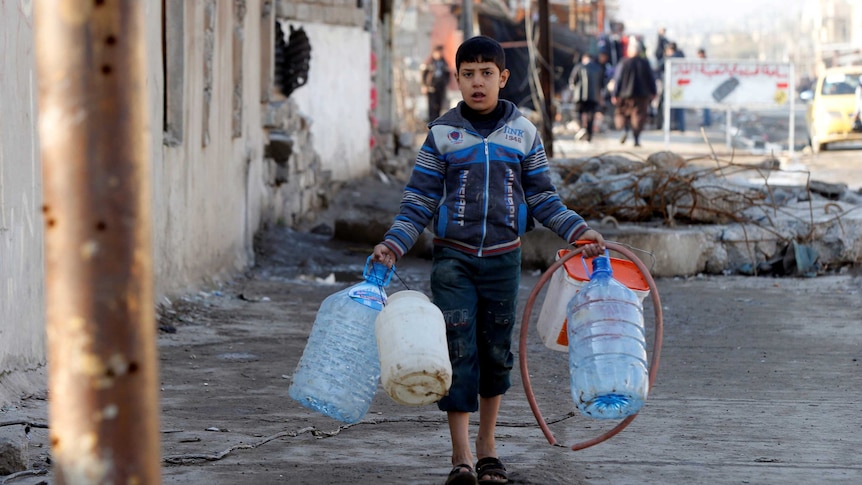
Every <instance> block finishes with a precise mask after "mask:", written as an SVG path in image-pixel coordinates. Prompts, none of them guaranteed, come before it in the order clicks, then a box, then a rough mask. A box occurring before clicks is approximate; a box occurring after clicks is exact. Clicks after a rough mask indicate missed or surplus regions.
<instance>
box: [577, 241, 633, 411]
mask: <svg viewBox="0 0 862 485" xmlns="http://www.w3.org/2000/svg"><path fill="white" fill-rule="evenodd" d="M567 310H568V311H567V315H568V322H569V323H568V337H569V368H570V372H571V387H572V399H573V400H574V402H575V404H576V405H577V407H578V409H579V410H580V411H581V413H582V414H583V415H584V416H587V417H591V418H597V419H620V418H624V417H626V416H631V415H633V414H635V413H637V412H638V411H639V410H640V408H641V406H643V403H644V401H645V400H646V398H647V392H648V390H649V373H648V372H647V360H646V358H647V356H646V341H645V336H644V320H643V306H642V305H641V303H640V300H639V299H638V297H637V295H636V294H635V293H634V292H633V291H632V290H630V289H629V288H627V287H626V286H625V285H623V284H622V283H620V282H618V281H617V280H615V279H614V278H613V271H612V269H611V262H610V258H609V257H608V256H607V253H606V255H605V256H599V257H597V258H595V259H593V273H592V275H591V276H590V281H589V283H587V284H586V285H585V286H584V287H583V288H582V289H581V290H580V291H579V292H578V293H576V294H575V296H574V297H573V298H572V299H571V301H570V302H569V304H568V307H567Z"/></svg>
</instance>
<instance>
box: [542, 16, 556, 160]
mask: <svg viewBox="0 0 862 485" xmlns="http://www.w3.org/2000/svg"><path fill="white" fill-rule="evenodd" d="M539 53H540V56H539V57H540V59H541V66H540V70H539V83H540V84H541V87H542V93H543V98H542V99H544V106H543V107H542V140H543V143H544V145H545V154H546V155H547V156H548V158H552V157H553V156H554V130H553V127H554V82H553V79H554V51H553V50H552V43H551V19H550V11H549V9H548V0H539Z"/></svg>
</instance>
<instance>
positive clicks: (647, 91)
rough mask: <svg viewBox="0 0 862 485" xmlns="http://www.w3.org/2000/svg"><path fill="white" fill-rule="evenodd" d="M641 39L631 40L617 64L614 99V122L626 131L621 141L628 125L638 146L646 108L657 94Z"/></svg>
mask: <svg viewBox="0 0 862 485" xmlns="http://www.w3.org/2000/svg"><path fill="white" fill-rule="evenodd" d="M641 50H642V48H641V45H640V43H639V42H637V41H635V40H631V41H630V42H629V45H628V49H627V51H626V58H625V59H623V61H622V62H621V63H620V65H619V66H617V69H616V73H615V75H614V93H613V97H612V98H611V102H612V103H613V104H614V105H615V106H616V112H615V113H614V124H615V125H616V127H617V129H618V130H623V134H622V137H620V143H625V142H626V138H627V137H628V131H629V128H631V130H632V135H634V144H635V146H640V134H641V131H643V128H644V125H645V124H646V122H647V117H648V113H647V108H648V107H649V103H650V101H651V100H652V98H654V97H655V95H656V85H655V76H653V72H652V67H651V66H650V64H649V61H648V60H647V59H646V57H644V56H643V55H642V52H641Z"/></svg>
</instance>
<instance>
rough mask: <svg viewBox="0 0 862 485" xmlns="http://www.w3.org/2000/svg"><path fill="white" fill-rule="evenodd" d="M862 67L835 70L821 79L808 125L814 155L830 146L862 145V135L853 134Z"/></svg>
mask: <svg viewBox="0 0 862 485" xmlns="http://www.w3.org/2000/svg"><path fill="white" fill-rule="evenodd" d="M859 76H862V66H849V67H832V68H829V69H827V70H826V71H824V72H823V74H821V75H820V77H819V78H818V79H817V84H815V85H814V93H813V96H812V98H811V101H810V102H809V104H808V110H807V112H806V114H805V121H806V123H807V124H808V137H809V140H810V141H811V149H812V150H813V151H814V153H819V152H820V151H821V150H825V149H826V147H827V145H828V144H829V143H834V142H840V141H862V132H855V131H853V118H854V116H855V113H856V94H855V93H856V86H858V85H859V84H860V79H859Z"/></svg>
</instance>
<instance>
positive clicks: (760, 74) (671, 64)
mask: <svg viewBox="0 0 862 485" xmlns="http://www.w3.org/2000/svg"><path fill="white" fill-rule="evenodd" d="M663 81H664V94H663V96H664V138H665V144H669V143H670V109H671V107H673V108H721V109H725V110H727V116H726V119H727V127H726V137H727V145H728V147H730V146H731V130H732V128H731V116H730V115H731V111H732V109H733V108H734V107H743V108H755V109H776V108H779V109H786V110H788V112H789V113H788V114H789V124H790V126H789V128H790V130H789V133H788V135H789V136H788V138H789V151H790V155H791V156H793V145H794V138H795V131H796V130H795V126H794V121H795V117H794V116H793V114H794V110H795V107H794V105H795V103H794V100H795V96H794V92H795V89H796V87H795V85H794V72H793V64H790V63H787V62H760V61H749V60H712V59H697V60H687V59H681V58H680V59H677V58H671V59H667V60H666V62H665V76H664V80H663Z"/></svg>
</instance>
